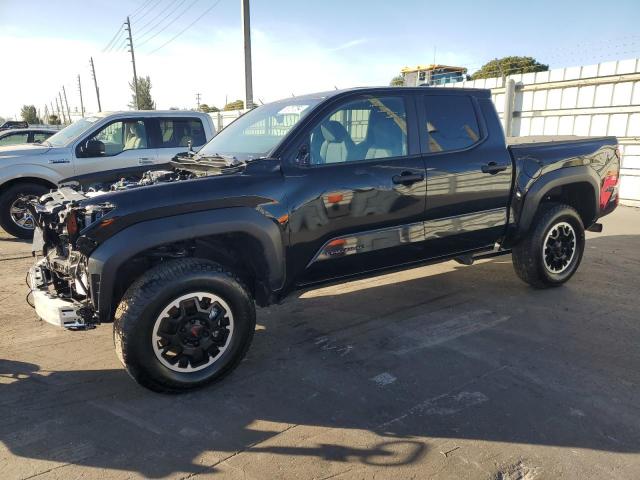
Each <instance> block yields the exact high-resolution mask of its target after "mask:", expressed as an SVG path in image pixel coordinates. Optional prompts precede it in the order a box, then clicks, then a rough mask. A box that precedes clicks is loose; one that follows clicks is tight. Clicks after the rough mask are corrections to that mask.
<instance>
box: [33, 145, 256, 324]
mask: <svg viewBox="0 0 640 480" xmlns="http://www.w3.org/2000/svg"><path fill="white" fill-rule="evenodd" d="M243 166H244V163H243V162H237V161H231V160H229V159H227V158H225V157H220V156H218V157H215V158H212V157H206V158H196V159H194V158H193V156H192V155H186V156H182V157H181V156H178V157H176V158H175V159H174V160H173V161H172V162H171V167H172V169H171V170H155V171H152V170H150V171H147V172H144V173H143V174H142V175H141V176H140V177H138V178H135V177H134V178H120V179H119V180H118V181H116V182H105V183H101V184H93V185H89V186H86V185H85V186H84V188H86V190H85V191H82V190H80V188H82V187H81V186H80V185H76V186H75V187H72V186H63V187H61V188H60V189H59V190H55V191H52V192H51V193H48V194H46V195H44V196H42V197H40V199H38V200H37V201H33V200H32V201H29V202H28V207H27V208H28V209H29V212H30V214H31V216H32V218H33V221H34V224H35V232H34V238H33V248H32V250H33V254H34V256H35V257H36V258H38V260H37V262H36V264H35V265H34V266H33V267H32V268H31V270H30V272H29V287H30V288H31V293H30V294H29V298H30V299H31V300H32V302H30V303H31V305H32V306H33V307H34V308H35V309H36V312H37V314H38V316H39V317H40V318H41V319H43V320H44V321H46V322H48V323H51V324H53V325H56V326H59V327H64V328H69V329H84V328H92V327H94V326H95V325H97V324H99V323H100V321H101V319H102V321H107V320H106V319H107V318H108V315H107V314H103V313H101V312H100V311H99V310H100V308H99V298H100V282H101V277H100V275H99V274H93V273H91V274H90V272H89V267H88V266H89V256H90V255H91V253H92V252H93V251H94V250H95V248H96V247H97V246H98V245H97V243H96V241H97V239H96V238H95V235H94V234H95V233H96V232H97V231H99V230H102V229H103V228H107V229H108V228H111V226H112V224H113V223H114V222H116V221H117V220H118V219H119V218H120V217H117V216H116V215H115V213H116V212H115V209H116V205H114V204H113V203H111V201H110V200H107V199H113V198H114V196H116V195H120V194H122V195H123V196H122V197H120V198H121V200H122V201H123V202H125V203H126V198H127V197H126V195H127V194H126V192H127V191H131V190H138V189H140V188H143V187H150V186H155V185H160V184H168V183H174V182H180V181H185V180H192V179H196V178H199V177H202V176H209V175H223V174H231V173H236V172H238V171H240V170H241V168H242V167H243ZM25 201H26V200H25ZM112 211H113V212H112Z"/></svg>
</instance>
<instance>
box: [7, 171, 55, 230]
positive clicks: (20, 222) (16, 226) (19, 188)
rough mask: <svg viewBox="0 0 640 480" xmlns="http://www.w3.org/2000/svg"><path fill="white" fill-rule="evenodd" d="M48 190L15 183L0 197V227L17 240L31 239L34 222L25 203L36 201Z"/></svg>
mask: <svg viewBox="0 0 640 480" xmlns="http://www.w3.org/2000/svg"><path fill="white" fill-rule="evenodd" d="M48 191H49V189H48V188H47V187H45V186H44V185H39V184H37V183H16V184H15V185H12V186H10V187H9V188H7V189H6V190H5V191H4V192H3V193H2V195H0V226H2V228H3V229H4V230H5V231H6V232H7V233H9V234H11V235H13V236H14V237H18V238H25V239H29V238H33V230H34V228H35V222H34V220H33V217H32V216H31V213H29V211H28V210H27V207H26V202H27V201H29V200H37V199H38V198H39V197H40V196H42V195H44V194H45V193H47V192H48Z"/></svg>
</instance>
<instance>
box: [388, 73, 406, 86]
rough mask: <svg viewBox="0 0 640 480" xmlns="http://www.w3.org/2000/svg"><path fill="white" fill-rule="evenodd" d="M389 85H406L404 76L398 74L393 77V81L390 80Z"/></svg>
mask: <svg viewBox="0 0 640 480" xmlns="http://www.w3.org/2000/svg"><path fill="white" fill-rule="evenodd" d="M389 86H390V87H404V76H402V75H396V76H395V77H393V78H392V79H391V82H389Z"/></svg>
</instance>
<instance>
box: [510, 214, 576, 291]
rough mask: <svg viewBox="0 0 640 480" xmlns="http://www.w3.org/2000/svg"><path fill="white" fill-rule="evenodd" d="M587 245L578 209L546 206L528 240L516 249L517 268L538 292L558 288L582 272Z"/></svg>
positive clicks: (528, 235) (524, 240) (535, 221)
mask: <svg viewBox="0 0 640 480" xmlns="http://www.w3.org/2000/svg"><path fill="white" fill-rule="evenodd" d="M584 242H585V237H584V226H583V224H582V219H581V218H580V215H578V212H576V210H575V209H574V208H572V207H570V206H568V205H564V204H549V205H543V206H541V210H540V211H539V212H538V214H537V215H536V218H535V219H534V222H533V224H532V226H531V230H530V231H529V232H528V233H527V237H526V238H525V239H523V240H522V241H521V242H520V243H518V244H517V245H516V246H514V247H513V254H512V258H513V267H514V269H515V271H516V273H517V274H518V276H519V277H520V278H521V279H522V280H523V281H525V282H527V283H528V284H530V285H532V286H534V287H536V288H547V287H557V286H559V285H562V284H563V283H564V282H566V281H567V280H569V279H570V278H571V277H572V276H573V274H574V273H575V272H576V270H577V269H578V266H579V265H580V261H581V260H582V254H583V253H584Z"/></svg>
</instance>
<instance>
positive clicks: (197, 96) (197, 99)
mask: <svg viewBox="0 0 640 480" xmlns="http://www.w3.org/2000/svg"><path fill="white" fill-rule="evenodd" d="M196 103H197V104H198V110H200V94H199V93H196Z"/></svg>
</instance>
